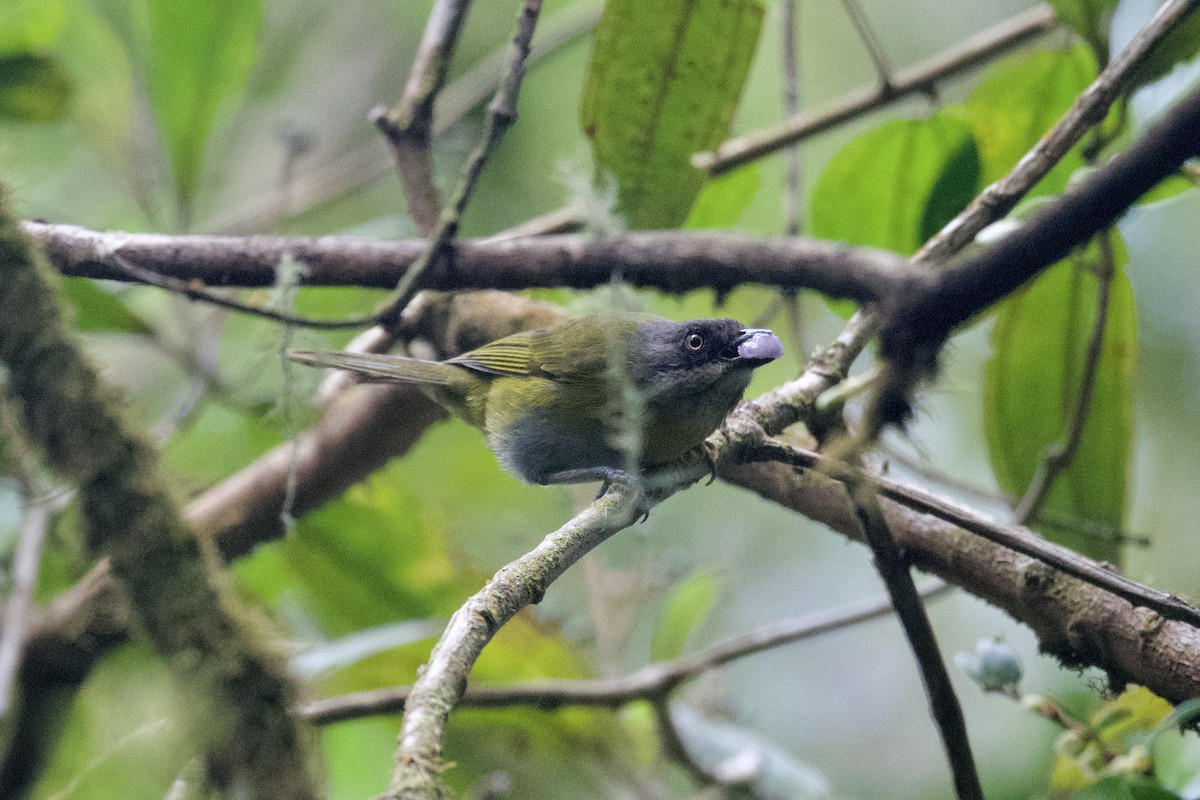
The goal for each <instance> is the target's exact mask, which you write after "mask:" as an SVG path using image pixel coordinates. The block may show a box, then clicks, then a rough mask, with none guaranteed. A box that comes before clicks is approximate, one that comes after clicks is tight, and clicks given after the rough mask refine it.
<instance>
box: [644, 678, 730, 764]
mask: <svg viewBox="0 0 1200 800" xmlns="http://www.w3.org/2000/svg"><path fill="white" fill-rule="evenodd" d="M650 707H651V708H653V709H654V720H655V722H656V723H657V725H658V737H659V739H660V740H661V741H662V748H663V752H665V753H666V754H667V755H668V756H670V757H671V758H673V759H674V760H675V761H677V762H679V763H680V764H682V765H683V767H684V769H686V770H687V771H688V772H689V773H691V775H692V778H693V779H694V780H695V781H696V783H697V784H699V785H700V786H720V785H721V781H720V780H719V779H718V778H717V776H716V775H715V774H714V773H713V772H712V771H711V770H710V769H709V768H708V767H707V766H706V765H704V764H701V763H700V762H699V761H697V760H696V758H695V757H694V756H693V755H692V754H691V752H690V751H689V750H688V748H687V743H686V742H684V741H683V735H682V733H680V730H679V727H678V726H677V725H676V724H675V720H674V719H673V718H672V717H671V703H670V700H669V699H668V698H667V697H666V696H657V697H654V698H652V699H651V700H650Z"/></svg>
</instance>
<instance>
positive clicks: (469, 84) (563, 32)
mask: <svg viewBox="0 0 1200 800" xmlns="http://www.w3.org/2000/svg"><path fill="white" fill-rule="evenodd" d="M599 17H600V11H599V8H598V7H597V5H596V4H595V3H594V2H580V0H576V2H573V3H571V4H570V5H568V6H567V7H566V8H563V9H561V10H559V11H556V12H555V13H553V14H549V15H547V17H546V19H545V20H544V21H543V22H541V23H540V24H539V25H538V36H537V40H536V41H535V42H534V44H533V50H532V51H531V52H530V54H529V61H528V63H529V64H534V63H536V62H538V61H539V60H541V59H544V58H545V57H547V56H548V55H551V54H553V53H556V52H558V51H559V50H561V49H562V48H563V47H565V46H566V45H569V44H572V43H574V42H576V41H578V40H579V39H581V38H582V37H583V36H584V35H585V34H586V33H587V32H588V31H589V30H591V29H592V28H593V27H594V26H595V24H596V21H597V20H598V19H599ZM506 52H507V43H506V45H505V47H504V48H501V49H500V50H499V51H497V52H494V53H491V54H489V55H487V56H485V57H484V58H483V59H482V60H480V62H479V63H478V64H477V65H476V66H475V67H473V68H471V69H470V70H468V71H467V72H466V73H464V74H463V75H461V76H460V77H458V78H456V79H455V80H454V81H452V82H451V83H449V84H447V85H446V87H445V88H444V89H443V90H442V91H441V93H440V94H439V95H438V101H437V105H436V107H435V108H434V109H433V136H435V137H436V136H438V135H439V134H441V133H444V132H445V131H446V130H447V129H448V128H450V127H451V126H453V125H454V124H456V123H457V122H459V120H461V119H462V118H463V117H464V116H466V114H468V113H469V112H470V111H472V110H473V109H474V108H475V107H476V106H478V105H479V104H480V103H481V102H483V101H484V100H486V99H487V98H488V97H489V96H490V95H491V94H492V93H494V92H495V90H496V75H497V74H498V73H499V72H500V71H501V70H503V69H504V63H503V61H504V55H505V53H506ZM394 170H395V163H394V159H390V158H387V156H385V155H384V154H382V153H381V152H380V148H379V147H378V146H377V145H375V143H373V142H372V143H371V145H368V146H363V147H359V148H356V149H354V150H352V151H351V152H349V153H347V154H346V155H345V156H344V157H342V158H339V159H338V160H336V161H334V162H333V163H330V164H328V165H326V166H323V167H320V168H313V169H306V170H305V171H304V174H302V175H298V176H297V177H296V181H295V183H294V186H293V189H292V192H291V201H292V204H293V213H303V212H304V211H305V210H308V209H311V208H312V207H314V206H316V205H319V204H321V203H324V202H327V201H329V200H332V199H334V198H336V197H339V196H340V195H342V194H343V193H345V192H348V191H349V190H351V189H353V188H355V187H361V186H368V185H371V184H372V183H374V182H375V181H378V180H380V179H381V178H384V177H386V176H387V175H389V174H390V173H392V172H393V171H394ZM276 221H277V220H276V218H275V213H274V210H271V211H270V212H266V211H263V210H262V202H261V199H260V198H258V197H252V198H251V199H249V200H248V201H246V202H241V203H231V204H229V205H227V206H225V207H224V208H223V209H222V211H221V213H220V215H219V216H218V217H214V218H212V219H210V220H207V221H206V222H205V223H204V224H203V225H202V226H199V229H200V230H203V231H207V232H222V233H254V232H258V231H260V230H262V229H263V228H264V227H266V226H269V225H272V224H273V223H275V222H276ZM393 285H394V284H393Z"/></svg>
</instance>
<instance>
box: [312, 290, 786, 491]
mask: <svg viewBox="0 0 1200 800" xmlns="http://www.w3.org/2000/svg"><path fill="white" fill-rule="evenodd" d="M781 355H783V344H782V343H781V342H780V340H779V337H778V336H776V335H775V334H774V333H773V332H772V331H770V330H767V329H765V328H747V327H744V326H742V325H741V324H740V323H739V322H737V321H736V320H733V319H693V320H688V321H685V322H677V321H674V320H670V319H666V318H664V317H658V316H652V315H649V314H632V313H620V314H600V315H591V316H584V317H577V318H574V319H569V320H566V321H564V322H561V323H558V324H555V325H551V326H549V327H544V328H539V329H536V330H529V331H522V332H520V333H515V334H512V335H509V336H505V337H503V338H501V339H497V340H495V341H493V342H490V343H488V344H485V345H483V346H482V347H478V348H476V349H474V350H471V351H469V352H466V353H463V354H462V355H458V356H455V357H453V358H449V359H446V360H445V361H429V360H422V359H417V358H409V357H406V356H400V355H391V354H372V353H348V352H336V351H311V350H293V351H290V352H289V353H288V357H289V358H290V359H291V360H293V361H296V362H299V363H302V364H308V365H311V366H316V367H327V368H334V369H343V370H350V371H352V372H355V373H358V374H359V375H360V376H361V377H362V378H363V380H366V381H372V382H398V383H415V384H420V385H421V386H422V388H423V389H424V390H425V392H426V393H427V394H428V395H429V396H430V397H431V398H433V399H434V400H435V401H436V402H438V403H439V404H441V405H442V406H443V407H445V408H446V409H447V410H448V411H450V412H451V413H452V414H453V415H455V416H457V417H460V418H461V419H463V420H465V421H466V422H468V423H470V424H471V425H473V426H475V427H476V428H479V429H480V430H482V431H483V432H484V433H485V434H486V436H487V440H488V444H489V445H490V446H491V449H492V451H493V452H494V453H495V454H496V456H497V458H498V460H499V461H500V464H501V466H503V467H504V468H505V469H506V470H507V471H508V472H510V473H512V474H514V475H516V476H517V477H518V478H521V479H522V480H524V481H526V482H528V483H532V484H541V485H548V484H560V483H584V482H590V481H597V480H598V481H603V482H604V486H605V488H607V486H608V485H609V484H610V483H613V482H621V483H633V482H636V481H638V480H639V479H640V477H641V476H642V475H643V474H645V473H646V472H648V471H652V470H655V469H659V468H662V467H666V466H669V465H672V464H675V463H678V462H679V461H680V460H681V459H682V458H684V457H685V456H686V455H687V454H688V453H689V452H691V451H693V450H696V449H697V448H699V447H701V445H702V444H703V442H704V440H705V439H706V438H707V437H708V435H709V434H710V433H712V432H713V431H714V430H716V429H717V427H718V426H719V425H720V424H721V422H722V421H723V420H724V419H725V416H726V415H727V414H728V413H729V412H730V411H731V410H732V409H733V407H734V406H735V405H737V403H738V401H739V400H740V399H741V397H742V394H743V393H744V392H745V390H746V387H747V386H748V385H749V383H750V378H751V376H752V372H753V370H754V369H755V368H757V367H760V366H762V365H763V364H767V363H769V362H771V361H773V360H775V359H777V358H779V357H780V356H781ZM603 491H604V489H602V490H601V492H603Z"/></svg>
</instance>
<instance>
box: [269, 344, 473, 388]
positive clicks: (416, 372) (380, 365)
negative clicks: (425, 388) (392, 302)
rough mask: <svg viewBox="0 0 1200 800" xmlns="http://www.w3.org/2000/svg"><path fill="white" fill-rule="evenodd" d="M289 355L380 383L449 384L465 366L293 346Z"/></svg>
mask: <svg viewBox="0 0 1200 800" xmlns="http://www.w3.org/2000/svg"><path fill="white" fill-rule="evenodd" d="M288 358H289V359H291V360H292V361H296V362H299V363H301V364H308V365H310V366H313V367H331V368H333V369H345V370H349V371H351V372H356V373H358V374H359V375H362V376H363V380H366V381H374V382H380V383H428V384H434V385H436V386H450V385H453V384H455V383H458V382H459V381H461V380H462V378H463V375H462V372H463V371H462V369H461V368H459V367H455V366H451V365H449V364H442V363H441V362H438V361H422V360H421V359H417V358H405V357H404V356H392V355H380V354H376V353H339V352H319V351H315V350H292V351H289V352H288Z"/></svg>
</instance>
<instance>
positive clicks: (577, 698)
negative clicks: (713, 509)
mask: <svg viewBox="0 0 1200 800" xmlns="http://www.w3.org/2000/svg"><path fill="white" fill-rule="evenodd" d="M948 588H949V586H948V584H945V583H943V582H941V581H934V582H932V583H930V584H929V585H927V586H925V587H923V588H922V589H921V596H922V597H924V598H931V597H934V596H935V595H940V594H942V593H944V592H945V591H946V590H947V589H948ZM891 612H892V602H891V600H890V599H889V598H887V597H882V598H879V599H875V600H870V601H866V602H857V603H853V604H851V605H848V606H846V607H843V608H834V609H829V610H826V611H818V612H814V613H811V614H805V615H804V616H801V617H796V618H795V619H789V620H781V621H779V622H775V623H773V624H771V625H766V626H764V627H762V628H760V629H758V630H755V631H751V632H750V633H747V634H744V635H742V636H739V637H737V638H736V639H733V640H731V641H729V642H725V643H724V644H719V645H716V646H714V647H711V648H709V649H707V650H702V651H700V652H698V653H692V654H689V655H685V656H680V657H679V658H676V659H674V660H672V661H665V662H661V663H657V664H650V665H648V666H645V667H642V668H641V669H639V670H637V671H635V672H632V673H630V674H628V675H623V676H620V677H617V678H597V679H593V680H549V681H535V682H531V683H526V684H519V685H516V686H481V687H473V688H468V689H467V690H466V692H465V693H464V694H463V696H462V699H461V700H460V701H459V703H458V705H459V707H462V708H506V707H509V706H514V705H525V706H532V707H534V708H537V709H538V710H539V711H553V710H555V709H559V708H565V707H568V706H592V707H599V708H617V707H619V706H622V705H625V704H626V703H632V702H634V701H637V700H648V699H651V698H653V697H660V696H665V695H668V694H670V693H671V692H673V691H675V689H677V688H678V687H679V686H681V685H682V684H684V683H686V682H687V681H689V680H692V679H693V678H696V677H698V676H700V675H703V674H705V673H707V672H710V671H712V670H714V669H717V668H718V667H721V666H724V665H725V664H729V663H732V662H734V661H738V660H740V659H743V658H746V657H749V656H752V655H756V654H758V653H763V652H767V651H770V650H774V649H776V648H778V647H782V646H784V645H788V644H792V643H794V642H799V641H803V640H805V639H811V638H813V637H816V636H820V635H822V634H825V633H829V632H831V631H836V630H841V629H843V628H847V627H849V626H851V625H857V624H859V623H861V622H866V621H868V620H873V619H879V618H880V617H884V616H887V615H888V614H890V613H891ZM411 691H412V689H411V687H408V686H397V687H394V688H391V689H372V690H367V691H362V692H354V693H352V694H345V695H340V696H338V697H330V698H327V699H324V700H313V701H310V702H309V703H306V704H305V705H304V706H302V707H301V710H300V714H301V716H303V717H304V718H305V719H307V720H308V721H309V722H312V723H313V724H315V725H332V724H334V723H337V722H344V721H346V720H352V719H361V718H363V717H369V716H376V715H379V714H395V713H398V712H400V711H403V710H404V703H405V701H406V700H407V699H408V695H409V693H410V692H411Z"/></svg>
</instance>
